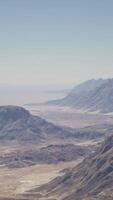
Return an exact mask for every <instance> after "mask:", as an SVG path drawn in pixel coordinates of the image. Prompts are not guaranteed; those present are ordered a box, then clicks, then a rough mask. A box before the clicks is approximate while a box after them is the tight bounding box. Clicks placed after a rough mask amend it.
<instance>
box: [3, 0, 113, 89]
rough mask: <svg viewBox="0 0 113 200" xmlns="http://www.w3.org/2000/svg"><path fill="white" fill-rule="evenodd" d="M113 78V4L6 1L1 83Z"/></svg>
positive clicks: (110, 1)
mask: <svg viewBox="0 0 113 200" xmlns="http://www.w3.org/2000/svg"><path fill="white" fill-rule="evenodd" d="M98 77H113V0H0V85H8V84H10V85H30V84H32V85H38V84H39V85H45V84H55V85H56V84H62V85H63V84H64V85H65V84H66V85H67V84H73V83H76V82H79V81H82V80H86V79H91V78H98Z"/></svg>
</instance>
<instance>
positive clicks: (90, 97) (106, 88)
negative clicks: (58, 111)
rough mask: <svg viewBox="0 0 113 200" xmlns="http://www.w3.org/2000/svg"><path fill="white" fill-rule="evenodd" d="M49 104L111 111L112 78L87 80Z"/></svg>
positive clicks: (112, 108)
mask: <svg viewBox="0 0 113 200" xmlns="http://www.w3.org/2000/svg"><path fill="white" fill-rule="evenodd" d="M49 104H54V105H60V106H69V107H73V108H76V109H83V110H85V111H91V112H93V111H99V112H102V113H109V112H113V79H105V80H104V79H98V80H89V81H87V82H85V83H82V84H80V85H78V86H76V87H75V88H74V89H73V90H72V91H71V92H70V93H69V95H68V96H66V97H65V98H63V99H61V100H55V101H51V102H49Z"/></svg>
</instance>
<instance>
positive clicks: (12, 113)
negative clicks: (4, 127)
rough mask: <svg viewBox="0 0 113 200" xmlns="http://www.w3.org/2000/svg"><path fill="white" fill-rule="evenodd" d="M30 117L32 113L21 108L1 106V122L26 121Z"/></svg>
mask: <svg viewBox="0 0 113 200" xmlns="http://www.w3.org/2000/svg"><path fill="white" fill-rule="evenodd" d="M29 116H30V113H29V112H28V111H27V110H25V109H24V108H22V107H19V106H10V105H9V106H0V121H4V120H5V121H16V120H18V119H20V118H21V119H23V118H24V119H25V118H27V117H29Z"/></svg>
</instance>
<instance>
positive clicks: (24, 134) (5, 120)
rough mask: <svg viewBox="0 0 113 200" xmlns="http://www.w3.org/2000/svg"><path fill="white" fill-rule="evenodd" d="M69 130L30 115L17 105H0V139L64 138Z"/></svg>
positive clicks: (40, 139) (33, 139) (35, 139)
mask: <svg viewBox="0 0 113 200" xmlns="http://www.w3.org/2000/svg"><path fill="white" fill-rule="evenodd" d="M69 134H70V131H69V130H65V129H63V128H61V127H58V126H55V125H53V124H52V123H48V122H47V121H45V120H44V119H41V118H40V117H36V116H32V115H31V114H30V113H29V112H28V111H27V110H25V109H24V108H21V107H18V106H2V107H0V140H18V141H25V142H26V141H27V142H28V141H37V142H38V141H39V142H41V141H44V140H46V139H47V138H48V139H49V138H52V137H56V138H64V137H66V136H67V135H69Z"/></svg>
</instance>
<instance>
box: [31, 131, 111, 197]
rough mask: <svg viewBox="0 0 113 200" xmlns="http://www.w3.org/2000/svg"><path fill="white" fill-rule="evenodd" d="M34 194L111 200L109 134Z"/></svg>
mask: <svg viewBox="0 0 113 200" xmlns="http://www.w3.org/2000/svg"><path fill="white" fill-rule="evenodd" d="M34 191H35V192H36V191H39V192H40V191H41V192H42V191H43V192H45V194H46V195H45V197H46V196H52V197H54V196H57V198H56V199H63V200H70V199H71V200H96V199H97V200H106V199H109V200H112V199H113V135H112V136H110V137H109V138H108V139H107V140H106V141H105V142H104V143H103V144H102V146H101V148H99V150H98V151H97V152H96V153H94V154H93V155H91V156H89V157H88V158H86V159H85V160H84V161H83V162H82V163H81V164H79V165H78V166H77V167H75V168H73V169H71V170H69V171H68V172H66V173H65V174H64V175H63V176H61V177H58V178H56V179H55V180H53V181H52V182H50V183H49V184H46V185H44V186H42V187H41V188H39V189H37V190H36V189H35V190H34ZM45 199H46V198H45Z"/></svg>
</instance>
